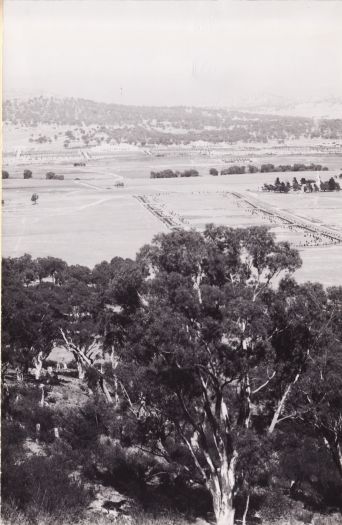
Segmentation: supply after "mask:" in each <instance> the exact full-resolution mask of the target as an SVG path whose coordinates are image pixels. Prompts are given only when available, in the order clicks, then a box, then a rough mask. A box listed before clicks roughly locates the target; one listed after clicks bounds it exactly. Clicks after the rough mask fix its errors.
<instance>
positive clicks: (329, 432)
mask: <svg viewBox="0 0 342 525" xmlns="http://www.w3.org/2000/svg"><path fill="white" fill-rule="evenodd" d="M300 265H301V261H300V258H299V255H298V253H297V251H296V250H293V249H292V248H291V247H290V246H289V244H288V243H285V242H284V243H276V242H275V240H274V237H273V236H272V235H271V234H270V233H269V231H268V230H267V229H266V228H249V229H241V230H240V229H238V230H233V229H230V228H225V227H216V226H213V225H209V226H207V227H206V229H205V231H204V232H203V234H202V233H198V232H195V231H188V232H186V231H173V232H171V233H169V234H161V235H158V236H157V237H156V238H155V239H154V240H153V242H152V243H151V244H150V245H146V246H144V247H143V248H142V249H141V250H140V252H139V254H138V255H137V258H136V260H135V261H132V260H129V259H121V258H114V259H112V260H111V261H110V262H102V263H100V264H98V265H96V266H95V267H94V269H93V270H90V269H89V268H86V267H83V266H79V265H67V264H66V263H65V262H64V261H62V260H60V259H57V258H53V257H47V258H38V259H32V258H31V257H30V256H29V255H25V256H23V257H19V258H7V259H3V264H2V275H3V290H2V348H3V356H2V366H3V380H4V385H5V387H4V389H3V410H2V417H3V421H4V423H5V425H4V427H3V428H4V431H3V435H4V438H3V439H5V440H6V439H7V440H9V436H10V435H13V436H17V438H16V439H17V448H13V447H12V448H11V447H10V443H9V445H8V447H9V453H8V456H7V458H6V461H5V462H4V463H3V467H4V480H5V485H4V486H5V488H6V491H7V492H6V491H4V498H5V502H8V500H9V498H10V497H11V493H12V494H16V496H15V497H16V498H17V499H16V501H17V504H18V505H19V507H20V508H22V509H25V508H27V505H28V502H29V500H30V498H31V499H32V498H33V495H35V496H34V497H38V495H37V494H36V492H35V489H34V488H33V486H31V485H30V483H31V482H30V481H29V476H30V475H31V476H34V477H35V478H36V479H37V480H39V479H41V480H46V478H47V477H49V476H48V472H49V468H50V467H49V465H55V466H54V467H52V468H53V469H54V477H53V478H51V479H50V481H49V483H50V485H51V483H52V484H55V483H56V486H58V487H60V488H59V489H58V490H59V491H60V493H61V498H64V499H65V501H67V502H68V503H67V505H70V506H71V507H72V508H73V509H74V511H75V512H76V511H77V504H76V500H77V499H79V501H86V500H87V497H88V495H87V494H86V493H83V492H82V491H80V492H78V491H79V489H77V487H74V486H73V485H72V484H71V485H70V483H69V481H67V477H66V476H68V475H69V473H70V469H72V468H76V467H77V466H80V465H81V466H82V468H83V472H84V475H85V476H86V477H87V479H88V480H89V479H94V476H100V475H101V476H105V479H106V480H107V481H106V482H107V483H109V482H110V483H112V484H114V485H115V483H117V482H118V480H120V483H121V489H122V490H123V489H124V490H131V491H133V492H134V494H135V496H136V497H138V498H140V500H141V501H142V504H143V505H148V504H149V503H148V502H149V501H150V500H149V498H148V494H149V491H151V490H152V487H156V480H158V483H157V486H158V487H159V488H158V490H161V489H162V487H164V489H163V490H165V491H169V493H170V490H171V489H170V487H172V491H173V492H172V493H173V494H176V492H177V490H178V489H177V487H178V488H179V487H181V491H182V492H183V493H184V494H185V493H189V494H190V493H191V490H194V489H195V488H196V487H197V488H199V487H203V488H202V489H201V490H205V492H204V493H203V494H205V493H206V494H208V495H210V499H211V508H212V510H213V512H214V516H215V519H216V522H217V523H219V524H225V525H227V524H232V523H234V519H235V518H236V517H237V516H239V517H240V518H242V516H243V514H245V515H246V514H248V515H253V513H254V512H255V511H256V510H259V512H261V513H264V514H263V515H264V516H268V515H273V516H275V514H276V513H277V512H278V513H280V514H279V515H286V512H288V510H286V508H287V509H288V507H287V506H288V505H291V502H294V501H295V500H303V501H305V502H306V505H307V506H308V507H309V508H311V509H321V510H326V509H327V508H328V507H329V506H330V507H335V508H339V506H340V507H341V500H340V493H341V489H342V454H341V450H342V448H341V447H342V426H341V421H342V396H341V389H342V324H341V319H342V316H341V312H342V288H341V287H335V288H330V289H328V290H325V289H324V288H323V287H322V286H321V285H319V284H317V283H306V284H301V285H300V284H298V283H296V281H295V280H294V279H293V277H292V274H293V273H294V272H295V270H296V269H297V268H299V267H300ZM56 346H57V347H60V348H61V347H63V348H64V349H66V351H67V352H69V353H70V356H71V357H72V358H73V363H74V365H73V370H74V372H70V373H73V374H74V379H73V380H72V381H73V382H79V384H80V385H83V386H82V388H83V389H86V390H85V392H88V393H87V398H86V399H87V401H82V402H81V401H79V400H78V401H77V402H76V401H74V402H73V401H71V405H66V404H63V403H56V399H54V401H50V402H45V401H44V399H43V397H41V391H42V389H43V390H44V388H45V389H46V392H48V399H52V398H53V392H54V390H53V389H54V388H57V387H54V386H53V385H54V384H56V385H61V384H63V380H62V378H63V377H64V382H65V381H66V379H68V377H69V376H67V375H65V376H63V375H62V373H60V372H58V371H56V373H53V374H52V375H51V371H50V372H48V368H49V367H51V361H49V356H50V354H51V351H52V349H54V348H56ZM15 372H16V374H15ZM76 374H77V377H78V378H79V379H76V377H75V376H76ZM58 376H59V377H58ZM61 380H62V383H61ZM68 381H70V378H69V379H68ZM73 385H74V383H72V382H71V383H70V382H67V383H66V384H65V386H64V387H63V388H65V389H66V390H64V392H68V390H67V389H68V388H69V392H70V396H72V395H75V394H73V392H74V390H73V389H74V388H75V387H74V386H73ZM58 388H61V387H58ZM87 389H88V390H87ZM82 391H83V390H81V392H82ZM49 392H50V393H49ZM66 395H67V397H68V394H66ZM79 395H81V393H80V394H79ZM82 395H84V394H82ZM39 400H40V401H39ZM37 424H39V427H37ZM56 427H58V428H59V429H60V430H59V433H58V441H57V442H55V441H54V439H53V435H54V432H55V431H54V429H55V428H56ZM37 428H38V430H37ZM38 431H39V433H38V434H37V432H38ZM55 435H56V432H55ZM37 436H38V438H37ZM35 437H36V438H37V439H39V441H40V443H41V444H43V445H44V446H45V447H48V448H47V449H46V450H49V454H48V457H50V456H51V457H50V459H49V460H48V459H47V458H46V457H45V456H44V457H40V458H36V460H34V459H33V458H31V459H27V458H26V459H23V456H21V459H20V460H19V462H18V459H17V458H16V454H19V453H21V454H23V451H24V448H23V447H24V445H25V442H27V440H28V439H29V440H30V439H31V440H32V439H34V438H35ZM9 441H10V440H9ZM16 450H17V452H16ZM20 451H21V452H20ZM49 455H50V456H49ZM66 457H67V458H68V460H67V461H64V459H65V458H66ZM63 458H64V459H63ZM56 465H60V467H58V466H56ZM63 465H64V466H63ZM59 468H61V469H64V470H63V472H64V473H63V472H61V473H60V474H58V472H59V470H58V469H59ZM20 472H21V473H22V479H23V483H24V485H25V487H26V488H25V490H24V489H23V491H22V494H23V498H24V500H21V499H20V498H21V496H20V494H19V493H18V492H17V491H16V489H15V485H16V483H15V478H16V476H19V475H20ZM30 473H31V474H30ZM25 479H27V480H28V481H27V482H24V480H25ZM30 479H32V478H30ZM68 479H69V478H68ZM166 480H167V483H166ZM40 483H43V481H42V482H40ZM44 483H45V481H44ZM63 487H69V488H68V490H66V489H65V488H63ZM167 487H169V488H167ZM327 487H329V488H327ZM187 491H188V492H187ZM66 492H67V494H66ZM270 495H274V496H275V500H276V501H277V503H275V501H274V502H273V503H272V502H271V498H270ZM25 498H26V499H25ZM68 498H69V499H68ZM202 499H203V496H202ZM49 501H50V503H49V505H50V507H51V509H54V508H55V507H54V505H56V502H55V499H54V498H53V496H52V495H51V500H49ZM182 501H183V500H182ZM203 501H204V500H203ZM42 504H43V503H42ZM44 504H45V503H44ZM179 504H180V505H184V502H182V503H179ZM175 505H176V503H175ZM50 507H49V508H50ZM44 508H45V507H44ZM182 508H183V507H182ZM45 510H46V508H45ZM47 510H49V509H47ZM51 512H52V510H51ZM272 513H273V514H272Z"/></svg>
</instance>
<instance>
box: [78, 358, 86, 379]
mask: <svg viewBox="0 0 342 525" xmlns="http://www.w3.org/2000/svg"><path fill="white" fill-rule="evenodd" d="M77 372H78V379H81V380H82V381H83V379H84V378H85V369H84V366H83V364H82V363H81V362H80V361H77Z"/></svg>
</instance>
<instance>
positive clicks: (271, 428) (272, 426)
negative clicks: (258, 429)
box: [268, 374, 299, 434]
mask: <svg viewBox="0 0 342 525" xmlns="http://www.w3.org/2000/svg"><path fill="white" fill-rule="evenodd" d="M298 378H299V374H297V375H296V377H295V379H294V381H293V382H292V383H290V384H289V385H288V386H287V387H286V389H285V392H284V394H283V396H282V398H281V399H280V401H279V403H278V406H277V409H276V411H275V412H274V415H273V418H272V421H271V424H270V426H269V429H268V433H269V434H272V432H273V431H274V429H275V427H276V425H277V423H278V420H279V418H280V416H281V413H282V411H283V409H284V405H285V402H286V400H287V398H288V395H289V393H290V391H291V388H292V386H293V385H294V384H295V383H296V382H297V381H298Z"/></svg>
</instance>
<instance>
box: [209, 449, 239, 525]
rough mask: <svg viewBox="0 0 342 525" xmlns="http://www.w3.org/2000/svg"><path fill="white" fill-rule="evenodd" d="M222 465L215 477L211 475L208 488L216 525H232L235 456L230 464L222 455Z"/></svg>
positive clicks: (233, 514) (235, 455)
mask: <svg viewBox="0 0 342 525" xmlns="http://www.w3.org/2000/svg"><path fill="white" fill-rule="evenodd" d="M222 459H223V461H222V464H221V467H220V469H218V471H217V473H216V474H215V475H212V476H211V478H210V480H209V482H208V488H209V491H210V493H211V495H212V499H213V508H214V514H215V518H216V524H217V525H233V524H234V516H235V509H234V505H233V491H234V485H235V464H236V460H237V454H234V455H233V457H232V459H231V460H230V462H228V459H227V457H226V453H224V458H222Z"/></svg>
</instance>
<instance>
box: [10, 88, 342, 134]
mask: <svg viewBox="0 0 342 525" xmlns="http://www.w3.org/2000/svg"><path fill="white" fill-rule="evenodd" d="M3 119H4V121H5V122H7V123H12V124H15V125H21V126H33V127H38V126H39V125H42V124H49V125H62V126H76V127H86V126H98V127H99V132H102V133H104V134H107V136H108V137H109V139H110V140H112V139H113V140H117V141H127V142H131V143H144V144H152V143H162V144H175V143H176V144H179V143H189V142H193V141H198V140H203V141H207V142H231V143H235V142H238V141H244V142H268V141H269V140H278V141H282V140H288V139H291V138H300V137H307V138H310V137H324V138H330V139H338V138H341V137H342V119H320V120H317V118H308V117H298V116H284V115H270V114H266V113H263V114H262V113H253V112H251V111H238V110H228V109H217V108H216V109H214V108H197V107H184V106H179V107H146V106H124V105H119V104H106V103H101V102H94V101H91V100H84V99H76V98H65V99H61V98H55V97H52V98H51V97H50V98H48V97H43V96H41V97H36V98H30V99H27V100H23V99H11V100H7V101H5V102H4V104H3Z"/></svg>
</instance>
